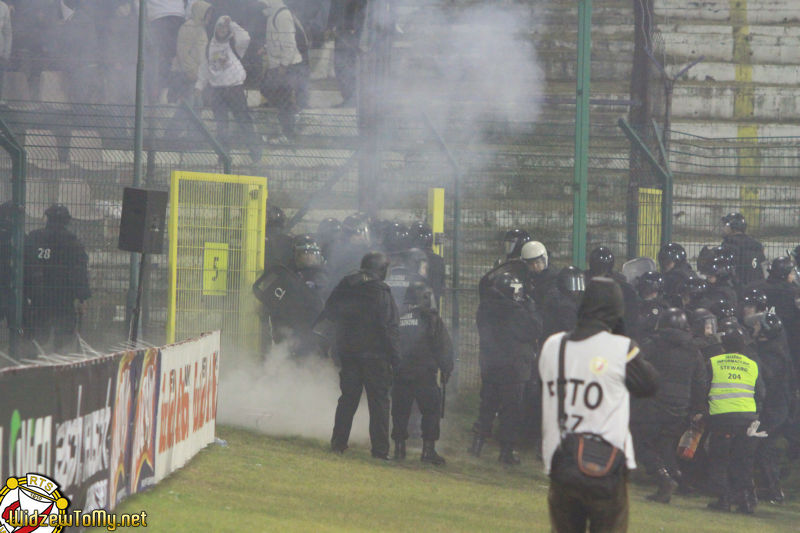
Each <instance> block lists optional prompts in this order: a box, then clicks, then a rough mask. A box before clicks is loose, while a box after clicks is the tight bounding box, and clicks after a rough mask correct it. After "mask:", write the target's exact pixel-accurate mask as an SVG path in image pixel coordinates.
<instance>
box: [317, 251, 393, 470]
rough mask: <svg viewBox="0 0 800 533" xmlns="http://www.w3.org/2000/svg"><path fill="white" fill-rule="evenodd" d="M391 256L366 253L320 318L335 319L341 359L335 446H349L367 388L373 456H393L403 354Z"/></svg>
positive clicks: (336, 345)
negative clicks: (394, 389)
mask: <svg viewBox="0 0 800 533" xmlns="http://www.w3.org/2000/svg"><path fill="white" fill-rule="evenodd" d="M388 268H389V260H388V259H387V258H386V255H384V254H383V253H381V252H370V253H368V254H366V255H365V256H364V257H363V258H362V259H361V270H359V271H358V272H355V273H352V274H349V275H347V276H345V277H344V278H343V279H342V280H341V281H340V282H339V284H338V285H337V286H336V288H334V289H333V292H332V293H331V295H330V296H329V297H328V300H327V302H325V308H324V309H323V310H322V313H321V314H320V317H319V318H318V319H317V323H320V322H322V321H325V320H329V321H331V322H333V326H334V329H335V338H334V348H333V349H334V354H335V356H336V357H337V358H338V360H339V361H340V362H341V371H340V373H339V378H340V381H339V383H340V386H341V389H342V395H341V396H340V397H339V403H338V405H337V407H336V418H335V422H334V426H333V436H332V437H331V450H332V451H334V452H337V453H342V452H344V450H346V449H347V441H348V440H349V439H350V429H351V427H352V425H353V416H355V414H356V409H358V402H359V400H360V399H361V392H362V390H366V392H367V406H368V408H369V437H370V441H371V443H372V456H373V457H375V458H377V459H384V460H386V459H388V458H389V388H390V387H391V384H392V369H393V368H396V367H397V365H398V362H399V356H400V355H399V354H400V344H399V343H400V333H399V313H398V311H397V305H396V304H395V302H394V299H393V298H392V293H391V291H390V289H389V286H388V285H386V283H384V281H383V280H384V279H386V270H387V269H388Z"/></svg>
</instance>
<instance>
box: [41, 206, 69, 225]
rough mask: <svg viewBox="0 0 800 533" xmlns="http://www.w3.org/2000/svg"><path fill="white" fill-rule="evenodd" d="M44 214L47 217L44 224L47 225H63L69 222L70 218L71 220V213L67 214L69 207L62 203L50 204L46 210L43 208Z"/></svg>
mask: <svg viewBox="0 0 800 533" xmlns="http://www.w3.org/2000/svg"><path fill="white" fill-rule="evenodd" d="M44 216H46V217H47V223H46V225H47V226H48V227H63V226H66V225H67V224H69V222H70V220H72V215H70V214H69V209H67V206H65V205H62V204H52V205H51V206H50V207H48V208H47V210H45V212H44Z"/></svg>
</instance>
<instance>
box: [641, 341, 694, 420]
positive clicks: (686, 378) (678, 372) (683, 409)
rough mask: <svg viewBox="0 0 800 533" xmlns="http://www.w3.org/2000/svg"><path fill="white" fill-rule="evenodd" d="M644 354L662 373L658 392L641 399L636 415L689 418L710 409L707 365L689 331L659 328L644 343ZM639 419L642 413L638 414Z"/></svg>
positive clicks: (656, 417) (652, 417) (654, 417)
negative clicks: (708, 406)
mask: <svg viewBox="0 0 800 533" xmlns="http://www.w3.org/2000/svg"><path fill="white" fill-rule="evenodd" d="M642 353H643V355H644V356H645V358H646V359H647V361H648V362H649V363H650V364H652V365H653V367H655V369H656V370H657V371H658V374H659V376H660V380H659V387H658V393H657V394H656V396H655V397H654V398H652V399H649V400H642V401H641V405H640V408H637V409H635V411H637V415H644V416H645V417H647V418H649V419H659V418H662V417H669V418H675V417H681V418H687V417H688V416H689V415H691V414H695V413H702V412H704V411H706V408H707V399H706V391H707V381H708V376H707V373H706V368H705V365H704V364H703V360H702V358H701V355H700V352H699V351H698V350H697V348H695V346H694V345H693V343H692V335H691V333H689V332H688V331H684V330H680V329H675V328H662V329H658V330H656V331H655V332H653V334H652V335H651V336H650V338H648V339H647V340H646V341H644V342H643V343H642ZM636 418H637V419H639V416H637V417H636Z"/></svg>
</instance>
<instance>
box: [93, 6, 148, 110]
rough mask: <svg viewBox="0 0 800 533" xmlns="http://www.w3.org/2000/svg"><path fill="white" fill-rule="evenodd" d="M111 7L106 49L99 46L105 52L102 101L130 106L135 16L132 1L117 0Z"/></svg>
mask: <svg viewBox="0 0 800 533" xmlns="http://www.w3.org/2000/svg"><path fill="white" fill-rule="evenodd" d="M115 4H116V7H115V9H114V12H113V13H112V14H111V16H110V17H109V18H108V22H107V26H108V32H107V33H108V35H109V36H110V37H109V38H108V41H107V45H106V46H103V45H101V49H102V50H104V51H105V59H104V61H103V63H104V65H103V67H104V72H105V75H104V76H103V78H104V79H105V101H106V102H108V103H111V104H119V105H133V104H134V102H135V101H136V59H137V58H136V53H137V41H138V31H137V30H138V29H137V26H136V21H137V17H138V16H139V13H138V10H137V9H136V6H135V5H134V2H133V0H122V1H120V0H117V1H116V2H115ZM98 38H100V36H99V35H98Z"/></svg>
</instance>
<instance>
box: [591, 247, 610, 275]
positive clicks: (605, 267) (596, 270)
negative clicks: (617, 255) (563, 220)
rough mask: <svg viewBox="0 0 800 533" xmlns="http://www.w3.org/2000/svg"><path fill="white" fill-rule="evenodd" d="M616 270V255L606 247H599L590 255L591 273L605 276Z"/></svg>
mask: <svg viewBox="0 0 800 533" xmlns="http://www.w3.org/2000/svg"><path fill="white" fill-rule="evenodd" d="M613 268H614V253H613V252H612V251H611V249H609V248H607V247H605V246H598V247H597V248H595V249H594V250H592V251H591V252H590V253H589V273H590V274H591V275H592V276H605V275H607V274H608V273H609V272H611V270H612V269H613Z"/></svg>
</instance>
